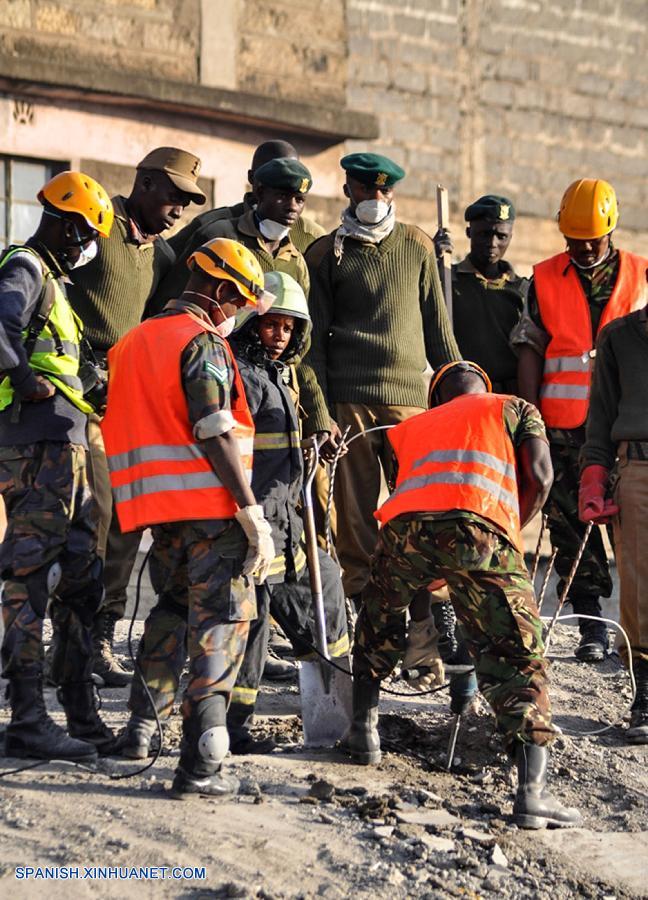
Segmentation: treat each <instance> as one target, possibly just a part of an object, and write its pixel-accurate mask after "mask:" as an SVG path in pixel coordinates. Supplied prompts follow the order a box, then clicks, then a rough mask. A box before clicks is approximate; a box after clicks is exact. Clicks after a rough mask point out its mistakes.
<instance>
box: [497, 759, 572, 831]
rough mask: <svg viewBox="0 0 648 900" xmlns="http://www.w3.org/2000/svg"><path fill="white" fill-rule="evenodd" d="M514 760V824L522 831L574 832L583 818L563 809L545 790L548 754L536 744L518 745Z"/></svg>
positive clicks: (570, 809)
mask: <svg viewBox="0 0 648 900" xmlns="http://www.w3.org/2000/svg"><path fill="white" fill-rule="evenodd" d="M514 759H515V763H516V765H517V771H518V789H517V794H516V795H515V803H514V804H513V821H514V822H515V824H516V825H518V826H519V827H520V828H531V829H538V828H547V827H550V828H575V827H576V826H578V825H580V824H581V821H582V819H581V814H580V813H579V812H578V810H577V809H574V808H573V807H571V806H563V805H562V803H560V802H559V801H558V800H556V799H555V798H554V797H552V796H551V794H550V793H548V792H547V790H546V785H547V763H548V761H549V752H548V750H547V748H546V747H538V746H537V744H522V743H518V744H516V746H515V751H514Z"/></svg>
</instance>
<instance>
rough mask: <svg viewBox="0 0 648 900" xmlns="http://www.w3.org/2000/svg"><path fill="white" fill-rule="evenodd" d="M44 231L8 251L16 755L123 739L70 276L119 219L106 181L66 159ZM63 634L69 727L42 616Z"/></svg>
mask: <svg viewBox="0 0 648 900" xmlns="http://www.w3.org/2000/svg"><path fill="white" fill-rule="evenodd" d="M38 199H39V201H40V202H41V204H42V205H43V207H44V210H43V215H42V218H41V220H40V224H39V226H38V229H37V231H36V233H35V234H34V235H33V237H31V238H30V239H29V240H28V241H27V243H26V244H25V245H24V246H18V247H9V248H8V250H7V251H6V252H5V253H4V254H3V256H2V260H1V261H0V326H1V327H0V368H1V369H2V373H3V377H2V380H1V381H0V492H1V493H2V496H3V499H4V502H5V507H6V510H7V519H8V527H7V531H6V534H5V536H4V541H3V543H2V547H1V549H0V575H1V577H2V578H3V580H4V584H3V593H2V616H3V621H4V638H3V641H2V674H3V675H4V677H5V678H7V679H8V680H9V691H8V694H9V705H10V707H11V722H10V724H9V725H8V727H7V730H6V732H5V753H6V754H7V756H19V757H23V756H34V757H37V758H40V759H75V760H78V759H83V760H92V759H94V758H96V754H97V751H99V752H102V753H106V752H108V751H109V750H110V748H111V745H112V743H113V735H112V733H111V731H110V730H109V729H108V728H106V726H105V725H104V724H103V722H102V721H101V719H100V718H99V715H98V713H97V710H96V706H95V700H94V691H93V685H92V680H91V671H92V643H91V638H90V631H89V627H88V626H89V625H90V624H91V622H92V619H93V616H94V614H95V613H96V611H97V610H98V608H99V606H100V604H101V601H102V598H103V584H102V577H101V576H102V565H101V559H100V558H99V556H98V555H97V524H96V508H95V505H94V502H93V499H92V496H91V494H90V489H89V487H88V483H87V480H86V467H85V454H86V448H87V444H86V421H87V415H88V413H89V412H90V411H91V410H92V407H91V406H90V405H89V404H88V403H87V402H86V401H85V400H84V399H83V389H82V385H81V380H80V378H79V356H80V341H81V323H80V321H79V319H78V318H77V317H76V316H75V314H74V313H73V311H72V309H71V307H70V304H69V302H68V300H67V297H66V293H65V287H64V285H63V281H62V280H63V279H64V278H65V277H67V276H68V274H69V273H70V272H71V271H72V270H73V269H74V270H78V268H79V267H80V266H83V265H85V264H86V263H87V262H88V261H89V260H91V259H92V258H93V256H94V255H95V254H96V252H97V237H98V236H99V235H101V237H102V240H105V239H106V238H107V237H108V236H109V234H110V229H111V226H112V222H113V208H112V204H111V202H110V200H109V199H108V196H107V194H106V192H105V191H104V190H103V188H102V187H101V185H99V184H97V182H96V181H94V180H93V179H92V178H89V177H88V176H87V175H83V174H82V173H80V172H62V173H60V174H59V175H56V176H55V177H54V178H53V179H52V180H51V181H49V182H48V183H47V184H46V185H45V186H44V187H43V189H42V190H41V191H40V192H39V194H38ZM50 599H51V601H52V602H51V607H50V613H51V616H52V621H53V623H54V627H55V628H56V629H57V630H58V634H59V640H58V642H57V647H56V652H55V653H54V655H53V659H52V666H53V670H54V673H55V676H56V680H57V683H58V684H59V685H60V688H59V700H60V702H61V704H62V705H63V708H64V709H65V715H66V718H67V723H68V731H69V734H70V737H68V735H67V734H66V733H65V731H64V730H63V729H62V728H60V727H59V726H58V725H56V724H55V723H54V722H53V721H52V719H50V717H49V716H48V715H47V710H46V708H45V703H44V699H43V687H42V656H43V649H42V635H43V619H44V616H45V612H46V610H47V606H48V602H49V600H50Z"/></svg>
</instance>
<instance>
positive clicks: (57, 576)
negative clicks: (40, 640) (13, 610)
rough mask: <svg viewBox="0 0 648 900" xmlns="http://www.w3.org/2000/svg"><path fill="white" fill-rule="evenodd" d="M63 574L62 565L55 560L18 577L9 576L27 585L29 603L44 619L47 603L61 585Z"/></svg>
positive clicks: (12, 579)
mask: <svg viewBox="0 0 648 900" xmlns="http://www.w3.org/2000/svg"><path fill="white" fill-rule="evenodd" d="M61 575H62V570H61V566H60V564H59V563H57V562H55V563H52V564H51V565H49V566H42V567H41V568H40V569H37V570H36V571H35V572H30V573H29V575H23V576H18V577H17V576H15V575H9V576H8V577H9V578H10V579H11V581H16V582H18V583H19V584H20V583H22V584H24V585H25V588H26V589H27V595H28V597H29V605H30V606H31V608H32V609H33V610H34V612H35V613H36V615H37V616H38V617H39V618H41V619H42V618H44V617H45V612H46V610H47V603H48V601H49V599H50V597H51V596H52V595H53V594H54V592H55V591H56V588H57V587H58V585H59V582H60V580H61Z"/></svg>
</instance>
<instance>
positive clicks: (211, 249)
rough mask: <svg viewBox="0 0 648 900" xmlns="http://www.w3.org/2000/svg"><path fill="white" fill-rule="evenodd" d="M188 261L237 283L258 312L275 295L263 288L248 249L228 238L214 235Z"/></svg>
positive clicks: (261, 280) (211, 273)
mask: <svg viewBox="0 0 648 900" xmlns="http://www.w3.org/2000/svg"><path fill="white" fill-rule="evenodd" d="M187 265H188V266H189V268H190V269H192V270H194V269H195V268H196V266H197V267H198V268H199V269H202V270H203V272H206V273H207V274H208V275H210V276H211V277H212V278H224V279H225V280H227V281H231V282H233V283H234V285H235V286H236V288H237V290H238V292H239V294H241V296H242V297H245V299H246V300H247V301H248V303H250V305H251V306H254V307H256V310H257V312H258V313H259V315H263V314H264V313H265V312H267V311H268V309H269V308H270V306H271V305H272V302H273V300H274V295H273V294H271V293H269V292H268V291H266V290H265V288H264V280H263V272H262V270H261V266H260V265H259V261H258V259H257V258H256V256H255V255H254V254H253V253H252V251H251V250H248V248H247V247H244V246H243V244H239V242H238V241H232V240H230V238H214V240H213V241H208V242H207V243H206V244H203V245H202V247H198V249H197V250H196V251H195V252H194V253H192V254H191V256H190V257H189V259H188V260H187Z"/></svg>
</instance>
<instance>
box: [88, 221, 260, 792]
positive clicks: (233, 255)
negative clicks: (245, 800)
mask: <svg viewBox="0 0 648 900" xmlns="http://www.w3.org/2000/svg"><path fill="white" fill-rule="evenodd" d="M188 264H189V268H190V270H191V275H190V276H189V281H188V283H187V287H186V289H185V291H184V293H183V294H182V296H181V297H180V298H179V299H177V300H171V301H169V303H168V304H167V306H166V308H165V309H164V311H163V312H162V313H161V314H160V315H158V316H154V317H153V318H151V319H147V320H146V321H145V322H143V323H142V324H141V325H139V326H138V327H137V328H134V329H132V330H131V331H130V332H129V333H128V334H126V335H125V336H124V337H123V338H122V339H121V340H120V341H119V342H118V343H117V344H116V345H115V347H113V348H112V350H111V351H110V352H109V354H108V365H109V371H110V381H109V387H108V405H107V409H106V415H105V417H104V420H103V423H102V431H103V436H104V441H105V445H106V453H107V456H108V463H109V466H110V470H111V482H112V488H113V497H114V501H115V508H116V511H117V515H118V517H119V524H120V526H121V529H122V531H125V532H130V531H135V530H137V529H141V528H145V527H147V526H152V528H153V549H152V557H151V577H152V582H153V587H154V589H155V591H156V593H157V595H158V603H157V606H156V607H155V608H154V609H153V610H152V611H151V613H150V615H149V617H148V619H147V621H146V624H145V627H144V635H143V638H142V642H141V644H140V650H139V652H140V656H142V657H145V656H147V655H149V654H150V653H151V651H152V647H151V642H153V643H155V642H156V641H157V639H158V638H157V635H159V634H160V633H162V634H163V640H164V641H166V642H167V647H168V644H169V643H171V642H172V641H173V635H174V633H175V630H176V624H177V616H178V611H179V610H180V611H181V614H182V615H183V616H184V617H186V619H187V623H188V628H187V632H188V650H189V658H190V663H189V683H188V686H187V689H186V692H185V696H184V700H183V703H182V715H183V742H182V750H181V756H180V762H179V766H178V769H177V770H176V777H175V779H174V782H173V793H174V796H177V797H182V796H185V795H187V794H208V795H210V796H215V797H226V796H231V795H232V794H234V793H236V790H237V788H238V782H237V781H236V779H234V778H230V777H228V776H225V775H223V774H221V771H220V770H221V764H222V761H223V759H224V758H225V756H226V754H227V750H228V746H229V741H228V737H227V728H226V726H225V717H226V710H227V705H228V703H229V699H230V695H231V691H232V688H233V686H234V681H235V680H236V675H237V672H238V669H239V667H240V664H241V660H242V658H243V653H244V651H245V643H246V640H247V635H248V630H249V625H250V620H251V619H254V618H255V616H256V602H255V593H254V582H253V578H254V577H256V579H257V581H258V583H262V582H263V581H264V580H265V578H266V576H267V573H268V570H269V568H270V565H271V563H272V560H273V558H274V545H273V542H272V538H271V529H270V526H269V524H268V523H267V522H266V520H265V518H264V516H263V510H262V508H261V507H260V506H259V505H257V503H256V500H255V497H254V494H253V492H252V489H251V487H250V480H251V473H252V450H253V440H254V425H253V421H252V417H251V415H250V410H249V408H248V405H247V401H246V398H245V391H244V389H243V383H242V381H241V378H240V375H239V372H238V368H237V366H236V363H235V361H234V359H233V357H232V354H231V351H230V349H229V345H228V343H227V341H226V340H225V339H226V337H227V335H228V334H229V333H230V332H231V329H232V327H233V324H234V318H235V315H236V312H237V310H239V309H242V308H243V307H244V306H251V307H253V308H255V309H258V310H259V311H263V312H265V311H266V310H267V308H268V306H269V303H270V302H271V301H272V299H274V298H273V297H272V295H268V294H266V292H265V291H264V285H263V274H262V272H261V268H260V266H259V264H258V262H257V261H256V259H255V258H254V256H253V255H252V253H250V252H249V250H247V249H246V248H245V247H243V246H242V245H241V244H238V243H237V242H236V241H231V240H227V239H225V238H217V239H216V240H213V241H210V242H209V243H208V244H205V245H204V246H202V247H199V248H198V249H197V250H196V252H195V253H193V254H192V256H191V257H190V258H189V260H188ZM176 588H177V589H176ZM165 623H166V625H167V627H166V628H165ZM177 652H181V653H183V654H184V646H183V647H182V648H177ZM153 669H154V671H153V672H152V673H151V682H150V684H149V688H150V689H151V691H152V693H153V696H154V697H155V696H156V694H159V693H160V691H159V689H160V688H164V685H162V684H160V679H158V677H157V676H158V673H157V672H156V671H155V666H153ZM148 671H149V670H148V669H147V674H148ZM165 671H166V670H165ZM142 690H143V686H142V685H141V684H140V683H139V681H138V680H137V679H136V680H135V681H134V682H133V685H132V692H133V693H132V697H131V703H130V706H131V709H132V710H134V712H133V715H132V717H131V720H130V722H129V726H128V729H127V734H126V739H125V740H126V743H128V744H132V743H133V742H134V740H135V737H137V734H136V733H137V732H139V734H140V736H141V738H142V741H144V740H145V739H146V737H147V736H150V734H152V733H153V731H154V729H155V720H154V718H152V716H153V713H152V711H151V710H150V709H149V708H147V706H146V701H144V705H143V708H144V709H145V710H147V713H148V714H142V712H141V711H142V704H141V702H138V699H137V694H138V692H139V694H141V692H142ZM162 693H164V691H163V692H162Z"/></svg>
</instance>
